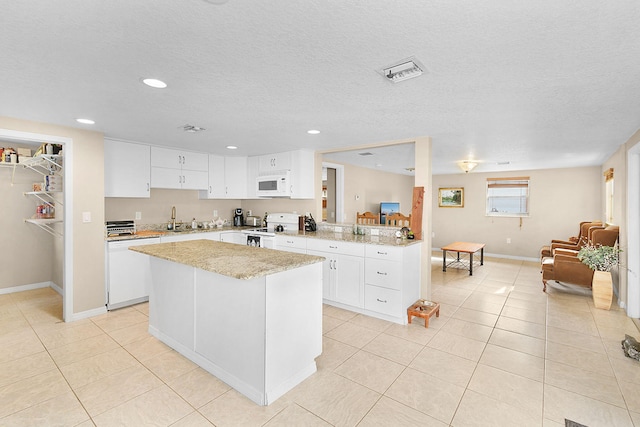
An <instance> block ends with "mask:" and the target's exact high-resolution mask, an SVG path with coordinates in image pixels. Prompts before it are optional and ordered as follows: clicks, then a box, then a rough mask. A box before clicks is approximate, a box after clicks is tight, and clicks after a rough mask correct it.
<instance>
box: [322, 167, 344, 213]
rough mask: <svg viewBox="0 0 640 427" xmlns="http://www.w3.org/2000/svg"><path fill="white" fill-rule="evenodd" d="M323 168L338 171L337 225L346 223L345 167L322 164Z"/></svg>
mask: <svg viewBox="0 0 640 427" xmlns="http://www.w3.org/2000/svg"><path fill="white" fill-rule="evenodd" d="M322 167H323V168H331V169H335V170H336V224H340V223H342V222H344V165H341V164H338V163H330V162H322Z"/></svg>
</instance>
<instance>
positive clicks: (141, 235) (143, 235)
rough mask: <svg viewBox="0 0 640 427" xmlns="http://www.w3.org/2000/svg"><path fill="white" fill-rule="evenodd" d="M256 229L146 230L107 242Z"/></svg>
mask: <svg viewBox="0 0 640 427" xmlns="http://www.w3.org/2000/svg"><path fill="white" fill-rule="evenodd" d="M252 228H256V227H248V226H245V227H233V226H231V225H225V226H224V227H216V228H198V229H195V230H194V229H192V228H185V229H183V230H181V231H170V230H158V229H146V230H137V231H136V233H135V234H124V235H122V236H109V237H106V238H105V240H106V241H107V242H117V241H120V240H136V239H149V238H151V237H161V236H173V235H181V234H198V233H216V232H221V231H242V230H251V229H252Z"/></svg>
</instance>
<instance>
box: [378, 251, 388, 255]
mask: <svg viewBox="0 0 640 427" xmlns="http://www.w3.org/2000/svg"><path fill="white" fill-rule="evenodd" d="M386 254H387V253H386V252H380V251H378V255H386Z"/></svg>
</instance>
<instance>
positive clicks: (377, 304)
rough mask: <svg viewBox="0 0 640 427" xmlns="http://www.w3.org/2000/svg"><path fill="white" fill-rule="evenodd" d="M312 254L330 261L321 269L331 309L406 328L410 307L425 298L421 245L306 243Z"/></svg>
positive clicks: (311, 241)
mask: <svg viewBox="0 0 640 427" xmlns="http://www.w3.org/2000/svg"><path fill="white" fill-rule="evenodd" d="M283 237H284V236H283ZM277 249H282V248H277ZM307 253H308V254H310V255H318V256H323V257H325V258H326V260H325V261H324V263H323V269H322V271H323V295H322V296H323V299H324V302H325V303H326V304H329V305H334V306H337V307H340V308H344V309H346V310H351V311H355V312H358V313H363V314H366V315H368V316H373V317H377V318H380V319H384V320H389V321H391V322H395V323H400V324H406V323H407V307H409V306H411V304H413V303H414V302H415V301H416V300H418V299H419V298H420V244H413V245H408V246H385V245H375V244H363V243H351V242H342V241H336V240H323V239H315V238H307Z"/></svg>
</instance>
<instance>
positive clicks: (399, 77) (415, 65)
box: [378, 56, 425, 83]
mask: <svg viewBox="0 0 640 427" xmlns="http://www.w3.org/2000/svg"><path fill="white" fill-rule="evenodd" d="M424 70H425V67H424V65H422V64H421V63H420V62H418V60H417V59H416V58H414V57H413V56H411V57H409V58H407V59H403V60H402V61H399V62H396V63H394V64H392V65H389V66H387V67H384V68H383V69H382V70H378V72H379V73H380V74H382V75H383V76H384V77H386V79H387V80H388V81H390V82H393V83H398V82H401V81H403V80H408V79H412V78H414V77H418V76H421V75H422V73H424Z"/></svg>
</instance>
